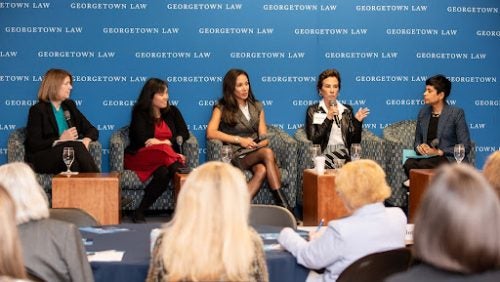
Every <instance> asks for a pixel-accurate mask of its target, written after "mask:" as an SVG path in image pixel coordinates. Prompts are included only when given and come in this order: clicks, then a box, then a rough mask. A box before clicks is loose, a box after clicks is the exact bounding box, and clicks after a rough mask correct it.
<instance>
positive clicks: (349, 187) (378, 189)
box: [335, 160, 391, 210]
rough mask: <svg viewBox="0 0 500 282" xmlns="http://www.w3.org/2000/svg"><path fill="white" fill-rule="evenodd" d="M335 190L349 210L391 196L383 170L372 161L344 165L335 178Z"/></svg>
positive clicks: (359, 161) (381, 200)
mask: <svg viewBox="0 0 500 282" xmlns="http://www.w3.org/2000/svg"><path fill="white" fill-rule="evenodd" d="M335 188H336V189H337V192H338V193H339V194H340V196H341V198H342V200H343V201H344V204H345V205H346V207H347V208H348V209H350V210H356V209H358V208H360V207H362V206H364V205H367V204H373V203H378V202H383V201H384V200H385V199H387V198H389V197H390V196H391V188H390V187H389V185H387V182H386V180H385V173H384V170H383V169H382V168H381V167H380V166H379V165H378V164H377V163H376V162H374V161H372V160H358V161H354V162H349V163H347V164H346V165H344V166H343V167H342V169H341V170H339V172H338V173H337V176H336V177H335Z"/></svg>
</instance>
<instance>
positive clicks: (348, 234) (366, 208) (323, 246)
mask: <svg viewBox="0 0 500 282" xmlns="http://www.w3.org/2000/svg"><path fill="white" fill-rule="evenodd" d="M335 183H336V189H337V193H339V195H340V197H341V199H342V200H343V202H344V204H345V206H346V208H347V209H348V210H349V211H351V215H349V216H347V217H345V218H341V219H336V220H332V221H330V222H329V223H328V227H327V228H326V230H325V231H324V233H322V234H319V233H317V232H311V234H310V238H311V239H310V241H306V240H304V239H303V238H301V237H300V236H299V235H298V234H297V233H296V232H295V231H294V230H292V229H291V228H285V229H283V230H282V231H281V233H280V235H279V238H278V241H279V243H280V244H281V245H282V246H283V247H284V248H285V249H287V250H288V251H289V252H291V253H292V254H293V255H294V256H295V257H296V258H297V261H298V263H299V264H301V265H303V266H305V267H307V268H310V269H322V268H325V271H324V273H323V274H318V273H316V272H314V271H311V273H310V274H309V276H308V278H307V281H335V280H337V278H338V276H339V275H340V273H341V272H342V271H343V270H344V269H345V268H347V267H348V266H349V265H350V264H351V263H353V262H354V261H356V260H357V259H359V258H361V257H363V256H365V255H368V254H371V253H375V252H381V251H385V250H390V249H397V248H401V247H404V246H405V240H404V238H405V232H406V216H405V214H404V213H403V212H402V210H401V209H399V208H386V207H385V206H384V204H383V202H384V200H385V199H387V198H389V196H390V195H391V190H390V188H389V186H388V185H387V182H386V181H385V173H384V171H383V170H382V168H381V167H380V166H379V165H378V164H377V163H376V162H374V161H372V160H358V161H353V162H350V163H348V164H346V165H345V166H343V167H342V169H340V171H339V172H338V174H337V176H336V178H335Z"/></svg>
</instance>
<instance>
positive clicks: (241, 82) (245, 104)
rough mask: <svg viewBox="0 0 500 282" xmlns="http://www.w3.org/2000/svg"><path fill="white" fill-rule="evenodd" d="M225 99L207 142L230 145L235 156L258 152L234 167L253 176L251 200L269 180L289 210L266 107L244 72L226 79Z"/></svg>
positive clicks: (234, 71)
mask: <svg viewBox="0 0 500 282" xmlns="http://www.w3.org/2000/svg"><path fill="white" fill-rule="evenodd" d="M222 95H223V96H222V98H220V99H219V101H218V103H217V105H215V106H214V109H213V112H212V117H211V119H210V121H209V122H208V127H207V138H208V139H217V140H221V141H222V142H223V143H224V144H230V145H231V146H232V149H233V152H236V151H238V150H240V149H242V148H243V149H255V150H253V151H252V152H250V153H248V154H245V155H241V156H240V157H238V158H233V164H234V165H235V166H237V167H239V168H240V169H242V170H245V169H249V170H251V171H252V172H253V176H252V178H251V179H250V181H249V182H248V189H249V192H250V195H251V197H254V196H255V195H256V194H257V192H258V191H259V189H260V187H261V185H262V183H263V182H264V180H266V179H267V182H268V183H269V187H270V188H271V192H272V193H273V195H274V197H275V199H276V202H277V203H278V204H279V205H282V206H284V207H286V208H289V206H288V203H287V200H286V198H285V195H283V193H282V191H281V189H280V188H281V179H280V178H281V176H280V173H279V169H278V166H277V165H276V160H275V158H274V153H273V151H272V150H271V148H269V147H267V145H268V144H269V140H267V139H266V138H264V136H266V134H267V126H266V119H265V116H264V108H263V106H262V103H260V102H259V101H257V100H256V99H255V97H254V95H253V92H252V87H251V86H250V79H249V76H248V74H247V73H246V72H245V71H244V70H240V69H231V70H229V71H228V72H227V73H226V75H225V76H224V81H223V84H222Z"/></svg>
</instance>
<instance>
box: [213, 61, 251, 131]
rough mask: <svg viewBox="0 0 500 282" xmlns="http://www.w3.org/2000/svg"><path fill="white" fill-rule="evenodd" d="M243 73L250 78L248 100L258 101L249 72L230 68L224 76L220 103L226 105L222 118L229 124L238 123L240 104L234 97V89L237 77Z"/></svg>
mask: <svg viewBox="0 0 500 282" xmlns="http://www.w3.org/2000/svg"><path fill="white" fill-rule="evenodd" d="M242 74H243V75H245V76H246V77H247V79H248V99H247V102H248V103H251V104H255V102H256V100H255V96H254V95H253V92H252V85H251V84H250V76H248V73H247V72H246V71H244V70H241V69H230V70H229V71H228V72H227V73H226V75H225V76H224V80H223V82H222V98H220V99H219V104H220V105H222V106H224V110H223V111H222V116H221V119H222V121H223V122H225V123H227V124H229V125H234V124H236V114H237V113H238V110H239V106H238V102H237V101H236V98H234V89H235V88H236V78H237V77H238V76H240V75H242Z"/></svg>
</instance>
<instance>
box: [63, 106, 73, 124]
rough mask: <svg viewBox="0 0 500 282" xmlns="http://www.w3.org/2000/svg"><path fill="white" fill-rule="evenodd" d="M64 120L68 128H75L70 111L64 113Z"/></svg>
mask: <svg viewBox="0 0 500 282" xmlns="http://www.w3.org/2000/svg"><path fill="white" fill-rule="evenodd" d="M63 114H64V119H65V120H66V123H67V124H68V128H72V127H74V126H75V125H74V124H73V121H72V120H71V114H70V113H69V111H67V110H66V111H64V113H63Z"/></svg>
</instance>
